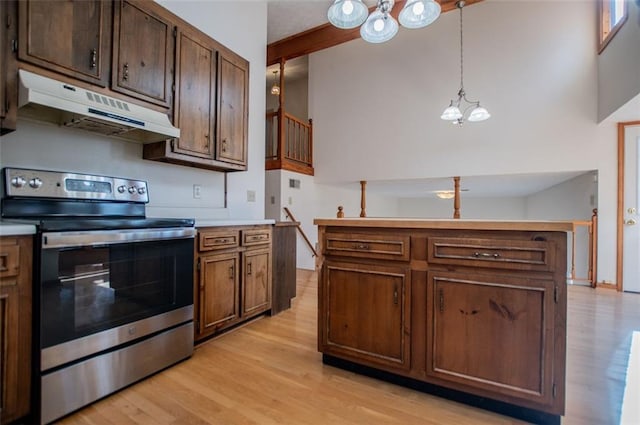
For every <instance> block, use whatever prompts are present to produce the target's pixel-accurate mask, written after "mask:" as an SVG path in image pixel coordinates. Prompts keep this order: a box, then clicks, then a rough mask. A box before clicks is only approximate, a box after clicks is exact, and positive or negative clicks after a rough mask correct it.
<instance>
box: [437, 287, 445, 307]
mask: <svg viewBox="0 0 640 425" xmlns="http://www.w3.org/2000/svg"><path fill="white" fill-rule="evenodd" d="M438 294H439V295H440V313H444V291H443V290H442V289H440V290H439V291H438Z"/></svg>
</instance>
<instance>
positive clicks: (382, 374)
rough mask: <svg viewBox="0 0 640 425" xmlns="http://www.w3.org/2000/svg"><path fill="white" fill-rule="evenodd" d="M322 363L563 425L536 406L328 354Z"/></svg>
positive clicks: (527, 418) (523, 417) (508, 413)
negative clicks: (432, 382) (470, 391)
mask: <svg viewBox="0 0 640 425" xmlns="http://www.w3.org/2000/svg"><path fill="white" fill-rule="evenodd" d="M322 363H324V364H326V365H328V366H334V367H337V368H340V369H344V370H348V371H350V372H355V373H358V374H361V375H365V376H369V377H371V378H376V379H380V380H382V381H386V382H390V383H392V384H396V385H400V386H403V387H406V388H410V389H412V390H416V391H420V392H423V393H427V394H431V395H435V396H437V397H441V398H445V399H447V400H452V401H455V402H459V403H464V404H467V405H469V406H473V407H478V408H481V409H484V410H488V411H491V412H495V413H499V414H501V415H506V416H510V417H512V418H516V419H520V420H524V421H527V422H531V423H535V424H542V425H560V420H561V416H560V415H554V414H551V413H546V412H542V411H539V410H536V409H531V408H528V407H522V406H517V405H515V404H511V403H506V402H503V401H497V400H493V399H489V398H486V397H480V396H477V395H473V394H469V393H465V392H462V391H458V390H453V389H450V388H445V387H442V386H439V385H435V384H430V383H427V382H422V381H418V380H416V379H412V378H408V377H405V376H400V375H396V374H394V373H390V372H386V371H382V370H379V369H374V368H372V367H369V366H364V365H361V364H357V363H353V362H351V361H348V360H344V359H341V358H338V357H334V356H331V355H328V354H322Z"/></svg>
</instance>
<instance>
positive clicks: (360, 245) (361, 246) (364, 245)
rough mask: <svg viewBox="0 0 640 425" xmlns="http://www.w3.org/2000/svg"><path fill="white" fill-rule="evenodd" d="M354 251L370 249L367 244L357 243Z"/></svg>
mask: <svg viewBox="0 0 640 425" xmlns="http://www.w3.org/2000/svg"><path fill="white" fill-rule="evenodd" d="M353 248H354V249H369V244H366V243H357V244H354V245H353Z"/></svg>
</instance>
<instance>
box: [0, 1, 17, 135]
mask: <svg viewBox="0 0 640 425" xmlns="http://www.w3.org/2000/svg"><path fill="white" fill-rule="evenodd" d="M16 21H17V19H16V2H10V1H4V0H3V1H0V22H1V23H2V24H0V136H2V135H4V134H7V133H9V132H11V131H14V130H15V129H16V125H17V120H18V72H17V65H16V54H17V53H16V49H15V44H14V41H16V40H17V39H18V37H17V31H18V29H17V24H16Z"/></svg>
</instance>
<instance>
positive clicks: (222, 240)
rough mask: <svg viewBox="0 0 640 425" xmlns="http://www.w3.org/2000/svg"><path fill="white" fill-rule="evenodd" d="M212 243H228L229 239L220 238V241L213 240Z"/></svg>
mask: <svg viewBox="0 0 640 425" xmlns="http://www.w3.org/2000/svg"><path fill="white" fill-rule="evenodd" d="M213 242H214V243H227V242H229V239H227V238H222V239H220V238H218V239H214V240H213Z"/></svg>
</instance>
